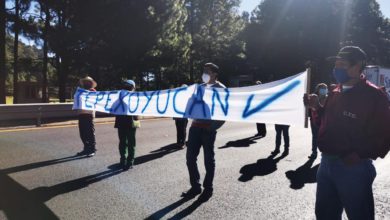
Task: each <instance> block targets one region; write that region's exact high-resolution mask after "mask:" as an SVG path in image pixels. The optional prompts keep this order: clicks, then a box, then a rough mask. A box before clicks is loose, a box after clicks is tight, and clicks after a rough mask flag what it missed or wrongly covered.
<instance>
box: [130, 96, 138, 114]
mask: <svg viewBox="0 0 390 220" xmlns="http://www.w3.org/2000/svg"><path fill="white" fill-rule="evenodd" d="M133 95H136V96H137V105H136V106H135V109H134V110H131V96H133ZM138 106H139V92H131V93H130V95H129V112H130V113H134V112H136V111H137V109H138Z"/></svg>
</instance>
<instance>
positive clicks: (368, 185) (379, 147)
mask: <svg viewBox="0 0 390 220" xmlns="http://www.w3.org/2000/svg"><path fill="white" fill-rule="evenodd" d="M329 59H330V60H333V61H334V62H335V66H334V70H333V75H334V77H335V79H336V81H337V82H338V83H339V85H338V86H337V87H336V88H335V89H334V90H333V91H331V93H330V95H329V96H328V98H327V99H326V102H325V104H324V105H322V104H321V103H320V101H319V98H318V96H317V95H316V94H311V95H308V96H307V95H306V96H304V103H305V104H306V105H307V106H308V107H310V108H311V109H312V110H313V111H315V112H316V115H317V117H315V118H314V120H315V122H316V123H317V125H318V126H319V127H320V128H319V135H318V148H319V149H320V151H321V152H322V158H321V164H320V167H319V169H318V172H317V195H316V205H315V213H316V216H317V219H341V217H342V211H343V208H344V209H345V212H346V214H347V216H348V218H349V219H374V218H375V206H374V198H373V192H372V184H373V181H374V179H375V176H376V171H375V167H374V165H373V163H372V160H375V159H377V158H378V157H381V158H384V157H385V156H386V154H387V153H388V152H389V150H390V135H389V134H390V126H389V124H390V109H389V103H388V101H387V98H386V95H385V94H384V93H383V92H382V91H380V89H379V88H377V87H376V86H374V85H373V84H371V83H370V82H368V81H367V80H366V79H365V78H364V77H361V76H362V71H363V69H364V67H365V64H366V60H367V56H366V53H365V52H364V51H363V50H362V49H360V48H359V47H355V46H347V47H344V48H342V49H341V50H340V51H339V53H338V54H337V56H334V57H331V58H329Z"/></svg>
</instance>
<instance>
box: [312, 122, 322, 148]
mask: <svg viewBox="0 0 390 220" xmlns="http://www.w3.org/2000/svg"><path fill="white" fill-rule="evenodd" d="M310 128H311V134H312V140H311V150H312V151H313V153H314V154H317V147H318V143H317V139H318V132H319V130H320V128H319V127H318V126H317V125H316V124H314V123H313V122H312V121H310Z"/></svg>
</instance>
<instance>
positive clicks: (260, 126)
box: [256, 123, 267, 137]
mask: <svg viewBox="0 0 390 220" xmlns="http://www.w3.org/2000/svg"><path fill="white" fill-rule="evenodd" d="M256 127H257V135H259V136H262V137H265V135H266V134H267V130H266V127H265V124H264V123H257V124H256Z"/></svg>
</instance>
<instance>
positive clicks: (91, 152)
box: [86, 151, 96, 157]
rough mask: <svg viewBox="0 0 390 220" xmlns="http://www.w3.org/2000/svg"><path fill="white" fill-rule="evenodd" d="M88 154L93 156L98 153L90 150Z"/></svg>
mask: <svg viewBox="0 0 390 220" xmlns="http://www.w3.org/2000/svg"><path fill="white" fill-rule="evenodd" d="M86 155H87V157H93V156H95V155H96V151H90V152H88V153H87V154H86Z"/></svg>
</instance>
